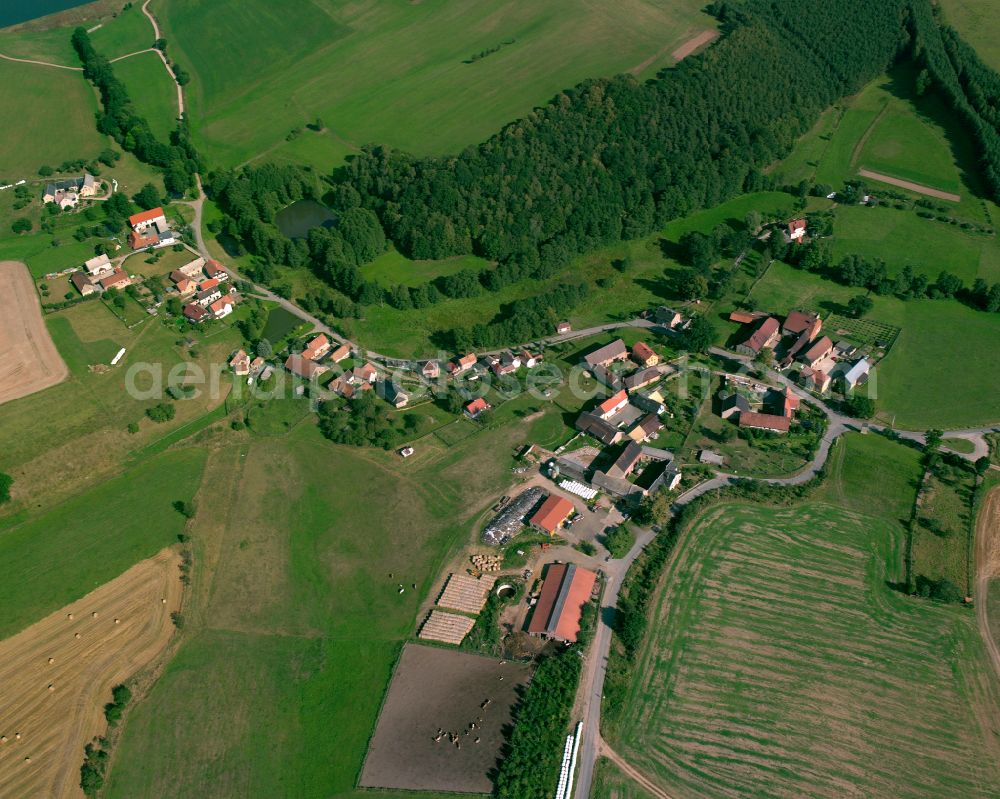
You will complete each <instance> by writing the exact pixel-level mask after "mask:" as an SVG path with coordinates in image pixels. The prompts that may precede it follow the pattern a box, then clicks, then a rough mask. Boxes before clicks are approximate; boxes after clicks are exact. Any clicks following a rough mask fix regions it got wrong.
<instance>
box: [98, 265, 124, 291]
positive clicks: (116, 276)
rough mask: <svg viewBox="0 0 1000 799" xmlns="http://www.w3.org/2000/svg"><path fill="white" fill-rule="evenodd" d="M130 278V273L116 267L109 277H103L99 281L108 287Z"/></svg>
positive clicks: (104, 286)
mask: <svg viewBox="0 0 1000 799" xmlns="http://www.w3.org/2000/svg"><path fill="white" fill-rule="evenodd" d="M128 279H129V278H128V275H127V274H126V273H125V272H124V271H123V270H121V269H116V270H115V271H114V272H112V273H111V274H110V275H108V276H107V277H102V278H101V279H100V281H99V282H100V284H101V286H102V287H103V288H106V289H108V288H111V287H112V286H116V285H118V284H119V283H124V282H126V281H128Z"/></svg>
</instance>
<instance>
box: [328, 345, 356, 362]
mask: <svg viewBox="0 0 1000 799" xmlns="http://www.w3.org/2000/svg"><path fill="white" fill-rule="evenodd" d="M350 355H351V348H350V347H349V346H348V345H347V344H341V345H340V346H339V347H337V349H335V350H334V351H333V352H331V353H330V360H331V361H333V363H340V362H341V361H343V360H346V359H347V358H349V357H350Z"/></svg>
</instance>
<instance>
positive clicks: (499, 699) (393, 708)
mask: <svg viewBox="0 0 1000 799" xmlns="http://www.w3.org/2000/svg"><path fill="white" fill-rule="evenodd" d="M502 662H503V661H498V660H496V659H495V658H488V657H482V656H480V655H472V654H469V653H467V652H459V651H457V650H452V649H439V648H437V647H429V646H419V645H416V644H407V645H406V646H405V647H404V649H403V654H402V656H401V657H400V660H399V664H398V665H397V667H396V673H395V674H394V675H393V678H392V684H391V685H390V686H389V693H388V695H387V696H386V699H385V704H384V705H383V706H382V713H381V715H380V716H379V719H378V724H377V726H376V728H375V735H374V737H373V738H372V742H371V746H370V747H369V749H368V756H367V758H366V759H365V766H364V769H363V770H362V772H361V781H360V784H361V786H362V787H365V788H402V789H407V790H421V791H456V792H460V793H488V792H489V791H491V790H492V789H493V782H492V780H491V777H492V774H493V771H494V769H495V768H496V765H497V760H498V757H499V754H500V747H501V746H502V745H503V742H504V735H503V731H504V728H506V727H507V726H508V725H509V724H510V723H511V709H512V708H513V706H514V704H515V702H516V701H517V689H518V687H519V686H522V685H526V684H527V682H528V681H529V679H530V678H531V671H532V669H531V666H530V665H529V664H526V663H510V662H506V663H503V665H500V664H501V663H502ZM487 700H488V701H487ZM484 703H485V707H484V706H483V705H484ZM473 724H474V725H475V727H472V726H470V725H473ZM477 740H478V743H477Z"/></svg>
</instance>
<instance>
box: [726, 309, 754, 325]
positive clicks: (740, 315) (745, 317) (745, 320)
mask: <svg viewBox="0 0 1000 799" xmlns="http://www.w3.org/2000/svg"><path fill="white" fill-rule="evenodd" d="M756 319H757V315H756V314H754V313H753V312H752V311H733V312H732V313H731V314H729V321H730V322H739V323H740V324H741V325H748V324H750V323H751V322H753V321H754V320H756Z"/></svg>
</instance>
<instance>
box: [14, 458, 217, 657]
mask: <svg viewBox="0 0 1000 799" xmlns="http://www.w3.org/2000/svg"><path fill="white" fill-rule="evenodd" d="M204 463H205V453H204V451H202V450H198V449H188V450H183V451H179V452H171V453H167V454H164V455H161V456H160V457H159V458H156V459H154V460H151V461H149V462H148V463H145V464H143V465H141V466H139V467H137V468H135V469H132V470H130V471H129V472H128V473H126V474H124V475H122V476H120V477H117V478H115V479H113V480H109V481H107V482H105V483H103V484H101V485H100V486H98V487H96V488H94V489H92V490H90V491H87V492H85V493H82V494H80V495H79V496H76V497H73V498H72V499H70V500H67V501H66V502H64V503H62V504H61V505H58V506H56V507H54V508H52V509H51V510H49V511H48V512H47V513H44V514H42V515H40V516H36V517H34V518H32V519H30V520H29V521H26V522H24V523H22V524H15V525H9V524H8V525H5V526H2V527H0V560H2V561H3V563H4V568H5V569H7V570H8V571H7V573H8V574H9V575H16V578H12V579H6V580H3V581H2V582H0V601H2V602H3V605H4V608H6V610H5V612H4V614H3V619H2V620H0V638H6V637H7V636H10V635H13V634H14V633H16V632H18V631H20V630H22V629H24V628H25V627H27V626H28V625H30V624H31V623H32V622H35V621H38V620H39V619H41V618H42V617H43V616H46V615H48V614H49V613H51V612H52V611H55V610H58V609H59V608H61V607H62V606H63V605H67V604H69V603H70V602H74V601H75V600H77V599H79V598H80V597H82V596H83V595H84V594H86V593H88V592H89V591H92V590H94V589H95V588H97V587H99V586H100V585H103V584H104V583H106V582H108V581H109V580H112V579H114V578H115V577H117V576H118V575H119V574H121V573H122V572H124V571H126V570H127V569H129V568H130V567H131V566H133V565H134V564H136V563H138V562H139V561H140V560H143V559H144V558H148V557H152V556H153V555H155V554H156V553H157V552H158V551H159V550H160V549H162V548H163V547H166V546H169V545H170V544H174V543H176V542H177V534H178V533H181V532H183V530H184V521H185V519H184V517H183V516H181V514H179V513H178V512H177V511H176V510H174V508H173V507H172V503H174V502H175V501H177V500H183V501H187V500H190V499H191V498H192V497H193V496H194V492H195V489H196V488H197V487H198V484H199V483H200V482H201V473H202V468H203V467H204Z"/></svg>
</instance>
